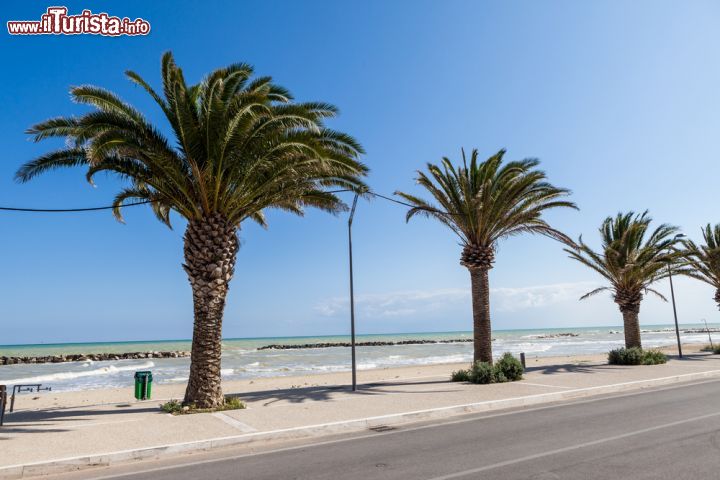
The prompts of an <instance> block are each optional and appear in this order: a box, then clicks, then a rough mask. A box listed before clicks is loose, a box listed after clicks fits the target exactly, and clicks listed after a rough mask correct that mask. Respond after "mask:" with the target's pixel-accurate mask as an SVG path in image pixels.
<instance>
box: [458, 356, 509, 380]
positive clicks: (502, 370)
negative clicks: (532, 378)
mask: <svg viewBox="0 0 720 480" xmlns="http://www.w3.org/2000/svg"><path fill="white" fill-rule="evenodd" d="M522 375H523V367H522V364H521V363H520V360H518V359H517V358H515V357H513V356H512V354H511V353H509V352H507V353H504V354H503V356H502V357H500V359H499V360H498V361H497V362H495V364H494V365H491V364H489V363H487V362H475V363H474V364H472V366H471V367H470V368H469V369H468V370H458V371H456V372H452V375H451V377H450V380H452V381H453V382H471V383H477V384H488V383H505V382H514V381H516V380H521V379H522Z"/></svg>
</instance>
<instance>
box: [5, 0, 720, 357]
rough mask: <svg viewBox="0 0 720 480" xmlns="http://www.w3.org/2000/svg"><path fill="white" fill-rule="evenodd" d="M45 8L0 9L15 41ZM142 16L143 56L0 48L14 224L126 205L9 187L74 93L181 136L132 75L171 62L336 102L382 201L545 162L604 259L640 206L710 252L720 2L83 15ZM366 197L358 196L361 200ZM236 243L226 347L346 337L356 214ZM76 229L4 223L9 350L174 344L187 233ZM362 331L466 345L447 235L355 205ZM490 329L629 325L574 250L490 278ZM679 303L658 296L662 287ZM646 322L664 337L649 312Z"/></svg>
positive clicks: (70, 186) (112, 49)
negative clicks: (609, 220) (608, 233)
mask: <svg viewBox="0 0 720 480" xmlns="http://www.w3.org/2000/svg"><path fill="white" fill-rule="evenodd" d="M50 5H54V4H48V3H43V2H38V1H29V0H23V1H12V2H11V1H8V2H4V3H3V9H2V13H1V16H2V21H3V24H5V22H7V21H9V20H36V19H39V18H40V15H42V14H43V13H44V12H45V9H46V8H47V7H48V6H50ZM63 5H66V6H67V7H68V9H69V12H70V13H71V14H72V13H80V12H81V10H82V9H84V8H89V9H92V10H93V11H94V12H100V11H104V12H107V13H109V14H111V15H117V16H120V17H124V16H127V17H130V18H133V19H134V18H137V17H142V18H144V19H146V20H147V21H149V22H150V24H151V32H150V34H149V35H148V36H140V37H127V36H125V37H114V38H113V37H101V36H94V35H76V36H67V35H65V36H55V35H41V36H11V35H9V34H8V33H7V31H4V32H3V33H2V34H0V65H2V68H0V106H1V110H0V144H1V145H2V151H1V153H0V206H10V207H35V208H67V207H90V206H102V205H107V204H109V202H110V201H111V199H112V198H113V197H114V195H115V193H116V192H117V190H118V189H119V188H120V187H121V185H122V184H121V182H119V181H118V180H117V179H115V178H112V177H102V176H98V177H97V179H96V184H97V185H96V186H95V187H94V188H93V187H92V186H90V185H89V184H88V183H87V182H86V181H85V179H84V172H83V171H82V170H64V171H57V172H53V173H50V174H47V175H44V176H42V177H40V178H38V179H36V180H34V181H33V182H31V183H28V184H22V185H21V184H17V183H15V182H14V180H13V175H14V173H15V171H16V170H17V168H18V167H19V166H20V165H21V164H22V163H23V162H26V161H28V160H31V159H32V158H34V157H35V156H37V155H40V154H42V153H44V152H47V151H49V150H51V149H53V148H56V147H58V146H59V145H60V144H61V142H53V141H47V142H42V143H39V144H35V143H32V142H31V141H30V140H29V139H28V136H27V135H26V134H25V133H24V131H25V129H26V128H28V127H29V126H31V125H32V124H34V123H37V122H39V121H42V120H44V119H47V118H50V117H54V116H60V115H72V114H80V113H82V112H84V111H86V110H85V107H82V106H79V105H75V104H73V103H72V102H71V101H70V99H69V96H68V89H69V87H70V86H72V85H80V84H94V85H98V86H102V87H104V88H108V89H110V90H112V91H114V92H116V93H117V94H119V95H120V96H121V97H123V98H124V99H126V100H127V101H129V102H131V103H132V104H133V105H135V106H136V107H137V108H139V109H140V110H141V111H143V112H144V113H145V114H146V115H147V116H148V118H149V119H151V120H152V121H153V122H156V123H157V124H158V125H159V126H160V128H161V130H162V131H164V132H166V133H168V127H167V124H166V123H164V121H163V118H162V117H161V115H160V112H159V111H158V109H157V107H156V106H154V105H153V104H152V102H151V100H150V99H149V98H148V97H147V95H146V94H145V93H144V92H143V91H141V90H140V89H139V88H137V87H135V86H134V85H133V84H131V83H130V82H128V81H127V80H126V79H125V78H124V75H123V72H124V71H125V70H127V69H132V70H134V71H136V72H138V73H140V74H141V75H142V76H144V77H145V78H146V79H147V80H149V82H150V83H151V84H153V85H158V84H159V81H160V78H159V77H160V58H161V56H162V54H163V52H165V51H168V50H172V51H173V53H174V54H175V58H176V61H177V62H178V64H179V65H180V66H181V67H182V68H183V69H184V72H185V77H186V79H188V81H192V82H197V81H199V80H200V79H201V78H202V76H203V75H204V74H206V73H207V72H209V71H211V70H212V69H214V68H218V67H221V66H224V65H227V64H230V63H234V62H248V63H250V64H252V65H254V67H255V70H256V72H257V74H258V75H271V76H272V77H273V78H274V79H275V81H276V82H277V83H279V84H281V85H283V86H285V87H287V88H288V89H290V90H291V91H292V92H293V94H294V95H295V97H296V98H297V99H298V100H300V101H310V100H319V101H325V102H330V103H333V104H335V105H337V106H338V107H339V109H340V112H341V115H340V116H339V117H338V118H337V119H335V120H332V122H331V123H330V126H331V127H332V128H335V129H338V130H341V131H345V132H348V133H350V134H352V135H353V136H355V137H356V138H357V139H359V141H360V142H361V143H362V145H363V146H364V147H365V149H366V151H367V154H366V155H365V156H364V158H363V161H364V162H365V163H366V164H367V165H368V166H369V167H370V169H371V173H370V176H369V177H368V183H369V184H370V185H371V187H372V188H373V189H374V190H375V191H377V192H378V193H382V194H385V195H391V194H392V193H393V192H394V191H396V190H403V191H406V192H413V193H422V192H421V191H420V190H419V189H418V187H417V186H416V185H415V183H414V175H415V171H416V170H417V169H420V168H423V166H424V165H425V164H426V163H427V162H439V161H440V159H441V158H442V157H443V156H447V157H449V158H450V159H452V160H454V161H457V160H459V158H460V149H461V148H465V149H466V150H470V149H473V148H477V149H478V150H479V152H480V154H481V156H483V157H489V156H490V155H492V154H494V153H495V152H497V151H498V150H499V149H501V148H506V149H507V156H506V158H509V159H521V158H526V157H534V158H539V159H540V161H541V167H542V168H543V169H544V170H545V171H546V172H547V175H548V178H549V180H550V181H551V182H552V183H554V184H555V185H558V186H562V187H566V188H569V189H571V190H572V191H573V194H572V197H571V198H572V200H574V201H575V202H576V203H577V204H578V206H579V207H580V210H579V211H571V210H567V211H556V212H551V213H549V214H548V215H547V220H548V221H549V222H550V223H551V224H552V225H553V226H554V227H556V228H558V229H559V230H562V231H563V232H565V233H567V234H568V235H570V236H571V237H573V238H577V237H578V236H579V235H581V234H582V235H583V238H584V239H585V240H586V241H587V242H588V243H590V244H591V245H593V246H596V247H597V246H599V237H598V232H597V229H598V227H599V225H600V223H601V222H602V220H603V219H604V218H605V217H607V216H608V215H614V214H616V213H617V212H618V211H628V210H634V211H643V210H645V209H649V210H650V213H651V216H652V217H653V218H654V219H655V221H656V222H657V223H661V222H668V223H672V224H674V225H677V226H679V227H680V228H682V230H683V231H684V232H685V233H686V234H687V235H688V236H689V237H691V238H693V239H695V240H700V239H701V237H700V227H701V226H702V225H705V224H707V223H708V222H712V223H713V224H714V223H718V222H720V214H719V213H718V210H717V202H716V198H717V178H718V174H720V163H718V159H719V158H720V135H718V132H720V95H719V94H718V86H719V85H720V63H718V62H717V52H718V51H720V29H718V28H717V25H718V21H719V20H720V4H718V3H717V2H713V1H693V2H674V1H633V2H627V1H619V0H618V1H587V2H577V1H572V0H570V1H559V0H555V1H545V2H537V1H480V0H467V1H463V0H452V1H446V2H437V1H431V0H396V1H393V2H386V1H381V0H363V1H358V0H348V1H343V2H338V1H332V0H330V1H321V0H305V1H290V0H272V1H264V2H245V1H237V2H230V1H228V2H220V1H212V0H207V1H205V2H202V4H201V6H199V5H198V4H197V2H190V1H181V0H176V1H173V2H160V1H158V2H141V1H122V2H119V1H118V2H112V1H104V2H100V1H89V0H85V1H82V2H79V1H69V2H64V3H63ZM347 200H351V198H347ZM268 216H269V224H270V226H269V228H268V229H267V230H263V229H261V228H259V227H257V226H256V225H252V224H243V225H242V227H241V229H240V232H239V236H240V239H241V244H242V246H241V249H240V252H239V256H238V262H237V267H236V274H235V278H234V279H233V281H232V284H231V288H230V294H229V297H228V302H227V309H226V315H225V321H224V334H225V336H226V337H228V338H231V337H232V338H237V337H263V336H295V335H322V334H328V335H329V334H344V333H347V332H348V331H349V319H348V317H349V311H348V259H347V223H346V222H347V214H340V215H338V216H332V215H328V214H326V213H322V212H313V211H309V212H307V214H306V215H305V216H304V217H302V218H300V217H294V216H291V215H290V214H287V213H282V212H272V211H271V212H268ZM125 219H126V224H124V225H123V224H120V223H118V222H116V221H115V220H114V219H113V217H112V215H111V214H110V213H109V212H107V211H104V212H103V211H101V212H92V213H75V214H30V213H11V212H0V344H14V343H41V342H45V343H50V342H75V341H77V342H79V341H124V340H150V339H183V338H190V336H191V334H192V301H191V292H190V287H189V285H188V282H187V277H186V275H185V273H184V272H183V270H182V268H181V266H180V265H181V263H182V235H183V231H184V227H185V224H184V222H183V220H182V219H180V218H178V217H175V218H174V222H173V223H174V229H173V230H170V229H168V228H167V227H165V226H164V225H162V224H161V223H159V222H157V220H156V219H155V217H154V216H153V215H152V213H151V212H150V210H149V209H148V208H146V207H134V208H128V209H126V210H125ZM353 244H354V260H355V264H354V269H355V291H356V295H357V328H358V332H359V333H391V332H423V331H457V330H470V329H471V328H472V315H471V309H470V296H469V283H470V280H469V275H468V272H467V270H465V269H464V268H463V267H461V266H460V265H459V255H460V250H461V247H460V246H459V245H458V240H457V239H456V238H454V237H453V234H452V233H451V232H450V231H449V230H447V229H446V228H444V227H443V226H441V225H439V224H437V223H436V222H432V221H431V220H429V219H423V218H416V219H413V220H412V221H411V222H410V223H406V222H405V211H404V208H403V207H401V206H398V205H396V204H392V203H390V202H386V201H383V200H380V199H375V200H372V201H365V200H361V201H360V203H359V205H358V208H357V213H356V216H355V220H354V224H353ZM490 282H491V311H492V316H493V327H494V328H495V329H511V328H545V327H569V326H593V325H607V326H610V325H620V324H621V323H622V318H621V315H620V313H619V311H618V310H617V307H616V305H615V304H614V303H613V302H612V299H611V297H610V296H609V295H599V296H596V297H594V298H593V299H590V300H585V301H582V302H580V301H579V300H578V298H579V297H580V295H582V294H583V293H585V292H586V291H588V290H591V289H593V288H595V287H598V286H602V285H603V283H602V281H601V279H600V278H599V276H598V275H597V274H594V273H593V272H592V271H590V270H588V269H587V268H585V267H583V266H581V265H580V264H578V263H576V262H573V261H572V260H570V259H568V258H567V255H566V254H565V253H564V252H563V251H562V247H561V245H559V244H558V243H557V242H554V241H552V240H550V239H547V238H543V237H531V236H525V237H517V238H512V239H509V240H506V241H503V242H502V243H501V244H500V245H499V249H498V254H497V261H496V263H495V268H494V269H493V270H492V271H491V273H490ZM675 286H676V298H677V306H678V315H679V319H680V322H681V323H683V322H684V323H691V322H699V321H701V319H703V318H705V319H707V320H708V322H718V321H719V319H718V311H717V307H716V306H715V304H714V302H713V301H712V296H713V291H712V289H711V288H710V287H707V286H705V285H703V284H700V283H698V282H696V281H692V280H689V279H677V281H676V285H675ZM657 289H658V290H659V291H660V292H663V293H665V294H669V287H668V285H667V283H666V282H663V283H661V284H659V285H657ZM640 321H641V323H642V324H646V325H648V324H659V323H670V322H672V308H671V306H670V304H667V303H664V302H662V301H660V300H658V299H655V298H647V299H646V300H645V301H644V302H643V304H642V307H641V313H640Z"/></svg>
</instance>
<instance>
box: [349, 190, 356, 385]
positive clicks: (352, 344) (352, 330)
mask: <svg viewBox="0 0 720 480" xmlns="http://www.w3.org/2000/svg"><path fill="white" fill-rule="evenodd" d="M357 200H358V194H357V193H356V194H355V198H353V204H352V209H351V210H350V218H349V219H348V254H349V255H348V258H349V259H350V348H351V351H352V390H353V392H354V391H356V390H357V366H356V363H355V291H354V287H353V256H352V222H353V217H354V216H355V207H356V206H357Z"/></svg>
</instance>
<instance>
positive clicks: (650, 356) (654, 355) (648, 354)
mask: <svg viewBox="0 0 720 480" xmlns="http://www.w3.org/2000/svg"><path fill="white" fill-rule="evenodd" d="M667 360H668V357H667V355H665V354H664V353H663V352H661V351H660V350H657V349H654V350H645V351H644V352H643V358H642V364H643V365H660V364H661V363H667Z"/></svg>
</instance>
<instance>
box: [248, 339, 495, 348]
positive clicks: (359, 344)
mask: <svg viewBox="0 0 720 480" xmlns="http://www.w3.org/2000/svg"><path fill="white" fill-rule="evenodd" d="M493 340H495V339H494V338H493ZM468 342H472V338H457V339H454V340H400V341H399V342H355V346H356V347H388V346H393V345H425V344H428V343H468ZM350 346H352V345H351V344H350V342H332V343H302V344H283V345H280V344H273V345H265V346H263V347H259V348H258V350H294V349H299V348H331V347H350Z"/></svg>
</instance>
